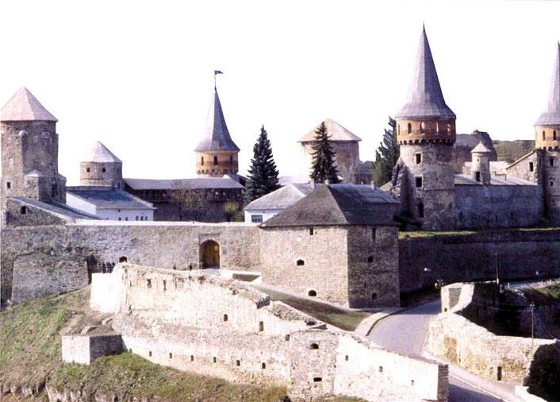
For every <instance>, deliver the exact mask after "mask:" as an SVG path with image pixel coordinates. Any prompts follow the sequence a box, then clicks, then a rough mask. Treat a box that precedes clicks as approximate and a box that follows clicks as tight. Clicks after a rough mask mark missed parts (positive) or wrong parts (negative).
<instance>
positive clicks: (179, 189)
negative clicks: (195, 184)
mask: <svg viewBox="0 0 560 402" xmlns="http://www.w3.org/2000/svg"><path fill="white" fill-rule="evenodd" d="M171 187H172V188H171V190H169V191H168V192H167V196H168V198H169V201H170V203H171V204H173V205H174V206H175V208H176V210H177V214H178V216H179V220H181V221H182V220H184V219H185V218H188V219H198V218H199V217H201V216H202V215H203V211H204V209H206V207H208V204H209V202H210V195H209V194H208V192H207V191H206V190H205V189H199V188H196V189H194V188H186V187H185V185H184V184H183V183H182V181H181V180H175V181H173V183H172V184H171Z"/></svg>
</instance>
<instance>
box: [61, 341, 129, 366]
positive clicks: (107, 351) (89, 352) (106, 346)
mask: <svg viewBox="0 0 560 402" xmlns="http://www.w3.org/2000/svg"><path fill="white" fill-rule="evenodd" d="M123 351H124V345H123V341H122V337H121V336H120V335H116V334H113V335H87V334H86V335H65V336H63V337H62V361H64V362H66V363H79V364H90V363H91V362H92V361H94V360H95V359H97V358H98V357H101V356H106V355H111V354H116V353H121V352H123Z"/></svg>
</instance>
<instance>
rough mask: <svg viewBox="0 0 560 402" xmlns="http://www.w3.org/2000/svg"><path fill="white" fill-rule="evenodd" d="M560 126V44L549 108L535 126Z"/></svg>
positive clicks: (559, 44)
mask: <svg viewBox="0 0 560 402" xmlns="http://www.w3.org/2000/svg"><path fill="white" fill-rule="evenodd" d="M559 124H560V42H559V43H558V50H557V52H556V58H555V62H554V71H553V73H552V82H551V87H550V95H549V97H548V108H547V110H546V111H545V112H544V113H543V114H541V115H540V117H539V118H538V120H537V122H536V123H535V126H553V125H559Z"/></svg>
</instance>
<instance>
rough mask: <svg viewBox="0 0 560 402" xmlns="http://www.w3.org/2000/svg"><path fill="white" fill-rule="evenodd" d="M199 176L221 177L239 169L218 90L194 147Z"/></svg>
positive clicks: (236, 148)
mask: <svg viewBox="0 0 560 402" xmlns="http://www.w3.org/2000/svg"><path fill="white" fill-rule="evenodd" d="M194 152H195V154H196V173H197V174H198V175H199V176H209V177H222V176H223V175H227V174H236V173H237V172H238V171H239V162H238V154H239V147H238V146H237V145H235V142H233V140H232V139H231V136H230V134H229V130H228V128H227V125H226V119H225V118H224V112H223V111H222V104H221V102H220V97H219V96H218V90H217V89H216V87H214V99H213V100H212V103H211V105H210V110H209V111H208V123H207V125H206V132H205V133H204V135H203V136H202V138H201V140H200V142H199V143H198V145H197V146H196V148H195V149H194Z"/></svg>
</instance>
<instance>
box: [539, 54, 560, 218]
mask: <svg viewBox="0 0 560 402" xmlns="http://www.w3.org/2000/svg"><path fill="white" fill-rule="evenodd" d="M535 132H536V137H535V148H536V149H538V150H542V151H541V152H542V155H541V158H542V159H541V163H540V164H539V165H540V166H541V169H542V172H540V175H539V177H540V184H541V187H542V189H543V194H544V198H545V213H546V215H547V218H548V219H549V221H550V223H552V224H560V43H559V44H558V48H557V52H556V58H555V62H554V70H553V74H552V82H551V88H550V96H549V98H548V106H547V108H546V111H545V112H544V113H543V114H541V115H540V117H539V118H538V119H537V121H536V122H535Z"/></svg>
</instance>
